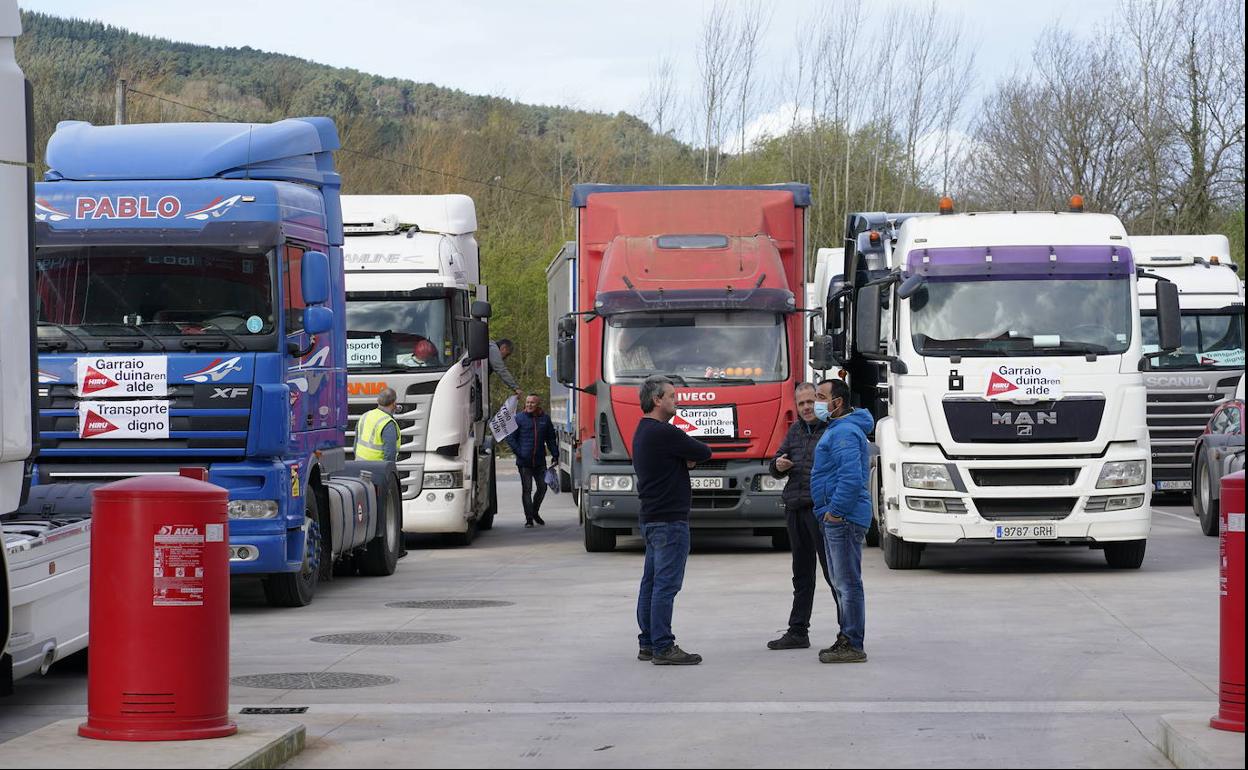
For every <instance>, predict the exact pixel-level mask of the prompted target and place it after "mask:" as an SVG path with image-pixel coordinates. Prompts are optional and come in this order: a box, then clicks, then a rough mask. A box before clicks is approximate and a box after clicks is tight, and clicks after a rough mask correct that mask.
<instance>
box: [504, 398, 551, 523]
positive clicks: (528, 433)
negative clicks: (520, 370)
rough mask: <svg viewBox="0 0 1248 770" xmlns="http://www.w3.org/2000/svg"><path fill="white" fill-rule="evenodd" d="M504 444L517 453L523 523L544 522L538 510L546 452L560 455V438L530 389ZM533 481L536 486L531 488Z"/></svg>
mask: <svg viewBox="0 0 1248 770" xmlns="http://www.w3.org/2000/svg"><path fill="white" fill-rule="evenodd" d="M505 441H506V442H507V446H509V447H511V451H512V452H514V453H515V455H516V468H517V469H518V470H519V471H520V502H522V503H523V504H524V526H526V527H532V526H533V524H534V522H536V523H537V524H540V525H541V526H543V527H544V526H546V522H545V521H543V520H542V515H541V513H540V510H541V508H542V500H544V499H545V498H546V478H545V477H546V452H547V451H549V452H550V461H551V463H552V464H554V463H555V462H556V461H557V460H558V459H559V442H558V439H556V437H555V426H554V423H552V422H551V421H550V417H549V416H547V414H546V412H544V411H542V399H541V397H540V396H538V395H537V394H536V393H530V394H529V395H528V396H527V397H526V398H525V399H524V411H523V412H521V413H520V414H518V415H516V429H515V430H514V431H512V432H511V433H509V434H508V435H507V438H506V439H505ZM534 483H536V484H537V489H536V490H534V489H533V485H534Z"/></svg>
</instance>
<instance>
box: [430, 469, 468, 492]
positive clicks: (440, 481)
mask: <svg viewBox="0 0 1248 770" xmlns="http://www.w3.org/2000/svg"><path fill="white" fill-rule="evenodd" d="M463 485H464V474H463V471H430V472H427V473H425V478H424V481H423V482H422V487H423V488H424V489H458V488H459V487H462V486H463Z"/></svg>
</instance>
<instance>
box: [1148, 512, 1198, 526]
mask: <svg viewBox="0 0 1248 770" xmlns="http://www.w3.org/2000/svg"><path fill="white" fill-rule="evenodd" d="M1153 513H1154V514H1157V513H1160V514H1161V515H1162V516H1169V517H1170V518H1172V519H1178V520H1179V521H1185V522H1188V523H1189V524H1196V523H1198V522H1197V521H1196V517H1195V516H1180V515H1179V514H1177V513H1170V512H1169V511H1159V510H1157V509H1156V508H1154V509H1153Z"/></svg>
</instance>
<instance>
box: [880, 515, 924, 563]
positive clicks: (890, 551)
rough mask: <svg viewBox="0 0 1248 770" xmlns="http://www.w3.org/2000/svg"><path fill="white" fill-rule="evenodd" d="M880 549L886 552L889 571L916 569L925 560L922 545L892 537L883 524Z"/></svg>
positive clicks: (885, 560) (885, 561)
mask: <svg viewBox="0 0 1248 770" xmlns="http://www.w3.org/2000/svg"><path fill="white" fill-rule="evenodd" d="M879 530H880V548H881V549H882V550H883V551H884V563H885V564H887V565H888V568H889V569H915V568H917V567H918V566H919V561H920V560H922V558H923V545H922V544H921V543H907V542H906V541H905V540H902V539H901V538H899V537H897V536H896V535H890V534H889V533H888V529H887V526H886V525H884V524H883V523H881V526H880V528H879Z"/></svg>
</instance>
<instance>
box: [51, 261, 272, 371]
mask: <svg viewBox="0 0 1248 770" xmlns="http://www.w3.org/2000/svg"><path fill="white" fill-rule="evenodd" d="M35 297H36V302H37V303H38V320H39V322H40V323H39V339H40V343H41V346H49V345H50V346H53V347H55V346H57V345H58V344H65V343H66V342H69V341H72V342H74V344H80V345H82V346H86V347H90V348H96V347H97V346H98V345H103V343H104V342H105V339H104V338H108V340H109V341H113V342H115V341H116V339H117V338H118V337H124V338H127V339H129V340H131V341H133V342H134V343H135V345H136V346H137V347H140V348H143V347H151V346H155V347H169V348H170V349H178V350H181V349H184V347H185V346H183V345H181V344H178V343H177V342H173V343H172V344H169V343H170V342H171V341H170V340H168V339H165V340H162V339H161V338H162V337H164V338H168V337H180V338H182V339H183V340H188V341H191V340H194V341H195V343H194V344H192V343H189V342H188V345H190V346H191V347H194V346H195V344H204V345H210V346H211V347H214V348H215V349H239V350H241V349H255V348H257V347H260V346H261V345H267V344H270V343H271V340H268V341H267V342H263V343H262V341H261V340H259V339H257V337H259V336H263V335H269V334H271V333H272V332H273V330H274V317H273V280H272V261H271V255H266V254H257V253H243V252H236V251H230V250H227V249H220V248H208V247H197V246H74V247H59V246H58V247H40V248H39V249H38V251H37V253H36V259H35Z"/></svg>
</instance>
